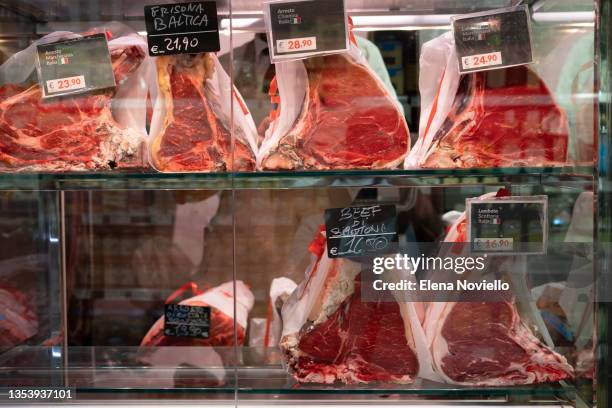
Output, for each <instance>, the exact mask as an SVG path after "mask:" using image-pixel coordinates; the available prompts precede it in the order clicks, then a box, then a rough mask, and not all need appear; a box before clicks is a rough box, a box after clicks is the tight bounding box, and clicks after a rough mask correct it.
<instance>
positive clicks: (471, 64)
mask: <svg viewBox="0 0 612 408" xmlns="http://www.w3.org/2000/svg"><path fill="white" fill-rule="evenodd" d="M502 64H503V62H502V55H501V52H489V53H487V54H476V55H469V56H467V57H462V58H461V66H462V67H463V69H475V68H484V67H492V66H495V65H502Z"/></svg>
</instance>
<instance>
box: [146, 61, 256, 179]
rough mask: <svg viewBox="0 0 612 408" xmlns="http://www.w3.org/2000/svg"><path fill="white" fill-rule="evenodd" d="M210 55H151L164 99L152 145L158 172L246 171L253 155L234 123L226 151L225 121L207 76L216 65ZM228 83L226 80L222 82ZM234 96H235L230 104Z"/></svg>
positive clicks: (227, 130) (212, 74)
mask: <svg viewBox="0 0 612 408" xmlns="http://www.w3.org/2000/svg"><path fill="white" fill-rule="evenodd" d="M214 58H215V57H214V56H213V55H211V54H197V55H178V56H167V57H158V58H157V71H158V74H157V81H158V85H159V90H160V92H161V96H162V98H163V101H164V105H165V106H164V107H163V109H164V110H165V115H164V118H163V125H162V127H161V129H160V131H159V132H158V134H157V135H156V136H155V139H154V140H153V143H152V148H151V156H152V159H153V163H154V165H155V167H156V168H157V169H158V170H161V171H179V172H180V171H231V170H234V171H246V170H254V169H255V154H254V152H253V151H252V149H251V148H250V147H249V146H248V144H247V143H245V136H244V135H243V134H242V132H244V130H243V129H241V128H240V127H239V126H235V127H234V131H235V132H236V137H235V142H234V151H233V155H232V139H231V134H230V127H231V124H230V120H231V118H230V117H228V115H226V114H224V113H223V112H224V109H223V107H222V104H224V103H227V104H229V101H224V100H221V95H220V93H219V92H218V90H217V89H215V82H217V81H218V79H217V80H216V81H214V80H213V78H216V77H215V76H216V75H218V73H217V72H215V71H216V70H220V69H221V66H220V64H218V63H215V59H214ZM227 85H228V86H229V79H228V84H227ZM237 99H238V98H236V99H235V101H236V103H239V102H238V101H237Z"/></svg>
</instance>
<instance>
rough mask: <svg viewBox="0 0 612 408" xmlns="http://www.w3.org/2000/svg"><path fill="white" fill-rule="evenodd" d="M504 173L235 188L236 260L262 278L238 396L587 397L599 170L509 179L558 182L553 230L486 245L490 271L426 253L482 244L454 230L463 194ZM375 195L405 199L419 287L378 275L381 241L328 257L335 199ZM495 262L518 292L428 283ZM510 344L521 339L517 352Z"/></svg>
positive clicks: (247, 276) (536, 191) (477, 191)
mask: <svg viewBox="0 0 612 408" xmlns="http://www.w3.org/2000/svg"><path fill="white" fill-rule="evenodd" d="M499 187H502V186H498V187H445V188H427V187H420V188H377V189H376V188H375V189H372V188H365V189H359V188H352V189H344V188H338V189H333V190H312V189H303V190H297V191H284V190H281V191H268V190H241V191H238V192H237V193H236V209H237V218H236V226H237V229H236V248H237V253H239V254H241V255H240V256H238V257H237V258H236V270H237V272H236V275H237V279H239V280H245V281H246V282H248V283H249V285H251V287H252V290H253V293H254V294H255V306H254V308H253V312H252V317H251V318H250V321H249V325H250V326H249V337H248V342H247V344H246V345H245V347H242V348H241V356H242V359H243V360H242V361H241V363H242V366H241V367H240V368H239V370H238V387H239V398H244V400H245V403H246V404H248V403H249V401H251V402H252V401H253V400H255V401H257V400H269V399H273V400H277V399H280V400H283V401H287V400H294V399H304V398H306V399H308V398H326V399H333V400H336V399H338V401H347V400H350V401H353V400H363V399H368V400H370V399H371V400H379V401H380V400H383V399H386V398H389V396H390V395H393V396H395V398H397V399H399V400H404V399H406V400H414V399H415V398H416V399H420V398H423V399H427V400H432V399H433V400H448V399H465V398H470V399H472V398H478V399H483V400H493V401H494V400H498V399H500V398H501V399H507V400H511V401H515V400H517V401H530V402H532V403H536V402H538V401H539V402H544V401H553V400H560V401H565V402H566V403H571V404H576V403H578V402H577V401H580V403H582V402H587V401H590V400H591V398H592V395H591V394H592V386H593V384H592V380H593V373H594V371H593V370H594V368H593V365H592V362H593V361H594V360H593V354H592V353H593V344H594V343H593V322H594V320H593V319H594V303H593V297H592V296H593V293H592V290H593V283H594V276H593V251H594V248H593V223H592V220H593V213H592V206H591V204H592V199H593V194H592V187H593V185H592V182H591V183H585V184H584V185H583V186H582V187H578V188H574V187H561V186H522V185H513V184H508V185H505V186H503V187H504V188H505V189H507V191H511V193H512V195H516V196H545V197H546V198H547V203H548V208H547V215H546V216H545V218H546V223H547V226H546V228H547V230H548V233H547V236H548V238H547V241H546V244H545V246H546V248H545V249H544V251H543V253H541V254H530V255H523V254H512V253H508V254H503V255H501V256H498V257H494V256H491V257H489V258H488V260H486V261H484V262H485V263H486V265H485V266H484V268H485V269H484V271H485V272H484V273H483V274H482V275H478V276H474V275H472V277H470V274H473V273H474V271H473V270H472V271H471V272H468V273H466V274H465V276H463V272H462V271H460V269H461V268H458V267H457V268H454V270H453V269H452V268H451V269H448V270H444V269H436V268H435V267H432V266H429V267H425V266H423V267H420V268H419V267H418V266H415V262H426V261H427V262H432V263H435V262H442V261H444V262H447V261H448V260H449V259H453V258H449V256H451V257H458V258H461V257H462V256H465V255H466V254H472V252H470V251H466V248H463V247H461V245H462V244H461V242H462V241H465V236H463V237H461V236H459V235H458V234H457V231H458V230H461V229H462V228H465V227H466V221H465V219H462V218H461V217H462V215H464V213H463V211H465V202H466V198H472V197H480V196H482V195H483V194H485V193H493V195H494V194H495V193H496V192H497V191H498V190H499ZM377 205H391V206H393V207H395V209H396V211H397V214H396V221H397V224H396V225H397V237H398V243H397V244H398V246H397V247H395V250H394V253H398V254H401V256H406V257H409V258H407V259H409V262H411V265H412V266H413V267H414V269H413V270H416V273H415V274H413V275H412V274H411V273H404V274H403V275H402V276H403V278H405V279H407V280H411V279H414V280H415V284H417V283H418V285H419V286H417V289H416V290H413V291H410V290H408V289H398V290H386V291H385V290H381V291H380V292H377V290H378V289H376V290H374V291H372V289H371V288H377V287H378V288H379V287H380V286H381V285H382V283H381V282H385V281H386V280H385V274H392V273H394V269H393V268H397V265H395V266H393V267H392V268H391V269H386V270H385V272H383V273H380V272H377V268H376V266H379V267H380V266H381V263H376V262H377V261H376V259H375V258H376V257H375V256H361V257H358V258H344V257H343V258H333V257H332V258H330V256H331V255H329V253H328V249H329V245H332V244H330V242H331V241H330V240H329V239H327V241H326V239H325V235H324V233H323V232H322V231H325V228H324V227H322V225H325V224H326V223H328V222H329V220H326V217H327V216H328V215H327V214H326V210H328V209H330V208H347V207H357V208H370V207H372V206H377ZM532 221H533V220H531V221H530V222H532ZM515 222H517V225H518V224H521V222H520V220H518V221H515ZM524 224H525V225H524V226H526V225H528V224H529V223H524ZM517 225H515V227H517ZM532 226H533V225H532ZM512 228H513V227H510V229H512ZM528 228H531V227H528ZM366 230H367V229H366V228H362V227H361V226H360V227H356V228H355V229H354V230H353V231H355V232H353V233H354V235H355V236H359V235H362V236H365V235H366V232H364V231H366ZM342 231H343V233H344V234H349V232H347V231H350V229H343V230H342ZM328 232H329V230H328ZM359 232H361V234H359ZM534 233H535V232H533V231H532V232H528V234H534ZM508 235H509V236H510V235H512V233H510V232H508ZM355 239H358V238H353V240H348V241H345V242H344V244H342V245H341V247H342V248H343V249H342V250H343V251H344V253H350V252H351V251H357V252H359V251H361V250H362V249H363V247H366V246H367V244H366V242H367V240H368V238H367V237H366V238H363V240H364V241H363V243H360V242H359V241H355ZM251 248H257V249H256V250H253V249H251ZM457 249H459V250H458V251H457ZM383 254H387V255H385V256H388V252H383ZM459 255H462V256H459ZM480 256H482V254H480ZM383 258H384V257H383ZM403 259H406V258H403ZM484 259H487V255H484ZM402 262H404V261H402ZM417 265H418V264H417ZM423 265H424V264H423ZM400 267H401V265H400ZM417 268H419V269H417ZM438 268H440V267H438ZM472 269H473V268H472ZM409 270H410V269H409ZM395 272H397V271H395ZM459 272H461V273H459ZM504 275H505V277H504ZM495 276H497V278H501V279H502V280H503V281H507V282H508V283H509V285H510V289H508V290H507V292H505V293H506V294H507V295H508V296H509V297H501V295H500V293H502V292H503V291H501V289H499V288H495V289H493V288H491V289H489V292H487V291H484V292H482V293H484V295H483V297H482V298H478V297H474V296H475V295H474V293H475V292H473V291H469V290H467V289H466V290H465V292H462V293H464V294H465V298H459V299H456V298H455V297H453V296H454V295H456V293H457V291H459V289H458V288H455V290H446V291H445V290H442V289H438V290H436V287H434V286H431V285H433V284H435V283H433V284H431V283H430V282H440V281H444V280H448V281H451V282H452V283H453V284H455V285H456V284H457V282H459V281H460V280H462V281H463V280H465V279H464V278H466V279H468V280H470V279H472V280H473V281H474V282H481V281H482V280H488V281H490V282H494V280H495V279H493V278H492V277H495ZM377 280H379V281H381V282H379V283H375V282H376V281H377ZM391 281H393V280H391ZM393 282H394V281H393ZM421 285H424V286H421ZM368 288H370V289H368ZM428 288H429V289H428ZM379 289H380V288H379ZM459 292H460V291H459ZM383 294H386V298H385V297H384V296H383ZM377 295H380V296H383V297H382V298H378V297H376V296H377ZM391 295H392V296H391ZM504 296H505V295H504ZM570 299H572V300H570ZM566 302H567V303H566ZM411 319H412V320H411ZM419 322H420V323H421V324H422V328H423V330H421V325H420V324H419ZM511 326H512V327H511ZM493 327H495V328H493ZM502 327H505V328H504V329H501V328H502ZM498 329H499V330H500V331H498ZM466 331H467V332H466ZM461 333H463V334H461ZM407 338H408V339H409V340H406V339H407ZM506 342H509V343H506ZM409 344H412V346H409ZM509 344H514V346H513V347H517V349H515V350H514V352H516V351H518V350H524V352H523V351H522V352H521V353H519V355H520V356H519V355H517V354H515V353H514V352H513V351H512V347H510V348H507V347H508V345H509ZM519 344H520V346H519ZM526 344H530V346H526ZM427 350H429V353H428V352H427ZM419 353H422V354H419ZM430 353H431V354H430ZM502 356H503V357H502ZM544 356H545V357H544ZM521 366H522V368H521ZM427 367H429V368H430V369H431V367H433V375H432V373H431V372H430V373H427ZM417 373H418V375H417ZM427 377H429V378H427Z"/></svg>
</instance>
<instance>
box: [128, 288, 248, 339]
mask: <svg viewBox="0 0 612 408" xmlns="http://www.w3.org/2000/svg"><path fill="white" fill-rule="evenodd" d="M236 292H237V296H236V322H237V327H236V337H237V339H238V345H242V344H243V343H244V338H245V335H246V326H247V319H248V314H249V311H250V310H251V309H252V308H253V303H254V298H253V293H251V291H250V289H249V288H248V287H247V286H246V285H245V284H244V283H243V282H242V281H236ZM179 304H181V305H190V306H210V307H211V314H210V336H209V338H208V339H195V338H191V337H169V336H168V337H167V336H165V335H164V317H163V316H162V317H160V318H159V319H158V320H157V321H156V322H155V324H154V325H153V326H152V327H151V328H150V329H149V331H148V333H147V334H146V335H145V337H144V338H143V339H142V342H141V343H140V345H141V346H232V345H234V343H235V342H234V284H233V282H226V283H224V284H222V285H219V286H217V287H215V288H212V289H210V290H208V291H206V292H205V293H203V294H201V295H198V296H194V297H192V298H189V299H186V300H183V301H182V302H179Z"/></svg>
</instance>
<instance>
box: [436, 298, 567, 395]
mask: <svg viewBox="0 0 612 408" xmlns="http://www.w3.org/2000/svg"><path fill="white" fill-rule="evenodd" d="M438 318H439V319H440V320H441V324H439V326H438V327H439V331H438V332H437V333H436V337H435V339H434V343H433V347H432V351H433V359H434V362H435V364H436V365H438V366H439V368H440V369H441V371H442V373H443V376H445V377H447V378H448V379H450V382H454V383H460V384H476V385H515V384H534V383H543V382H555V381H561V380H565V379H568V378H572V376H573V369H572V367H571V366H570V365H569V364H568V363H567V360H566V359H565V358H564V357H562V356H561V355H559V354H557V353H555V352H554V351H552V350H551V349H550V348H548V347H546V346H545V345H544V344H542V342H541V341H540V340H538V339H537V338H536V337H535V336H534V335H533V333H532V332H531V330H529V328H528V327H527V326H526V325H525V324H524V323H523V322H522V321H521V318H520V316H519V313H518V311H517V308H516V304H515V303H514V299H510V300H508V301H506V302H457V303H448V304H446V305H445V308H444V310H443V311H442V313H441V315H440V316H439V317H438Z"/></svg>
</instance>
